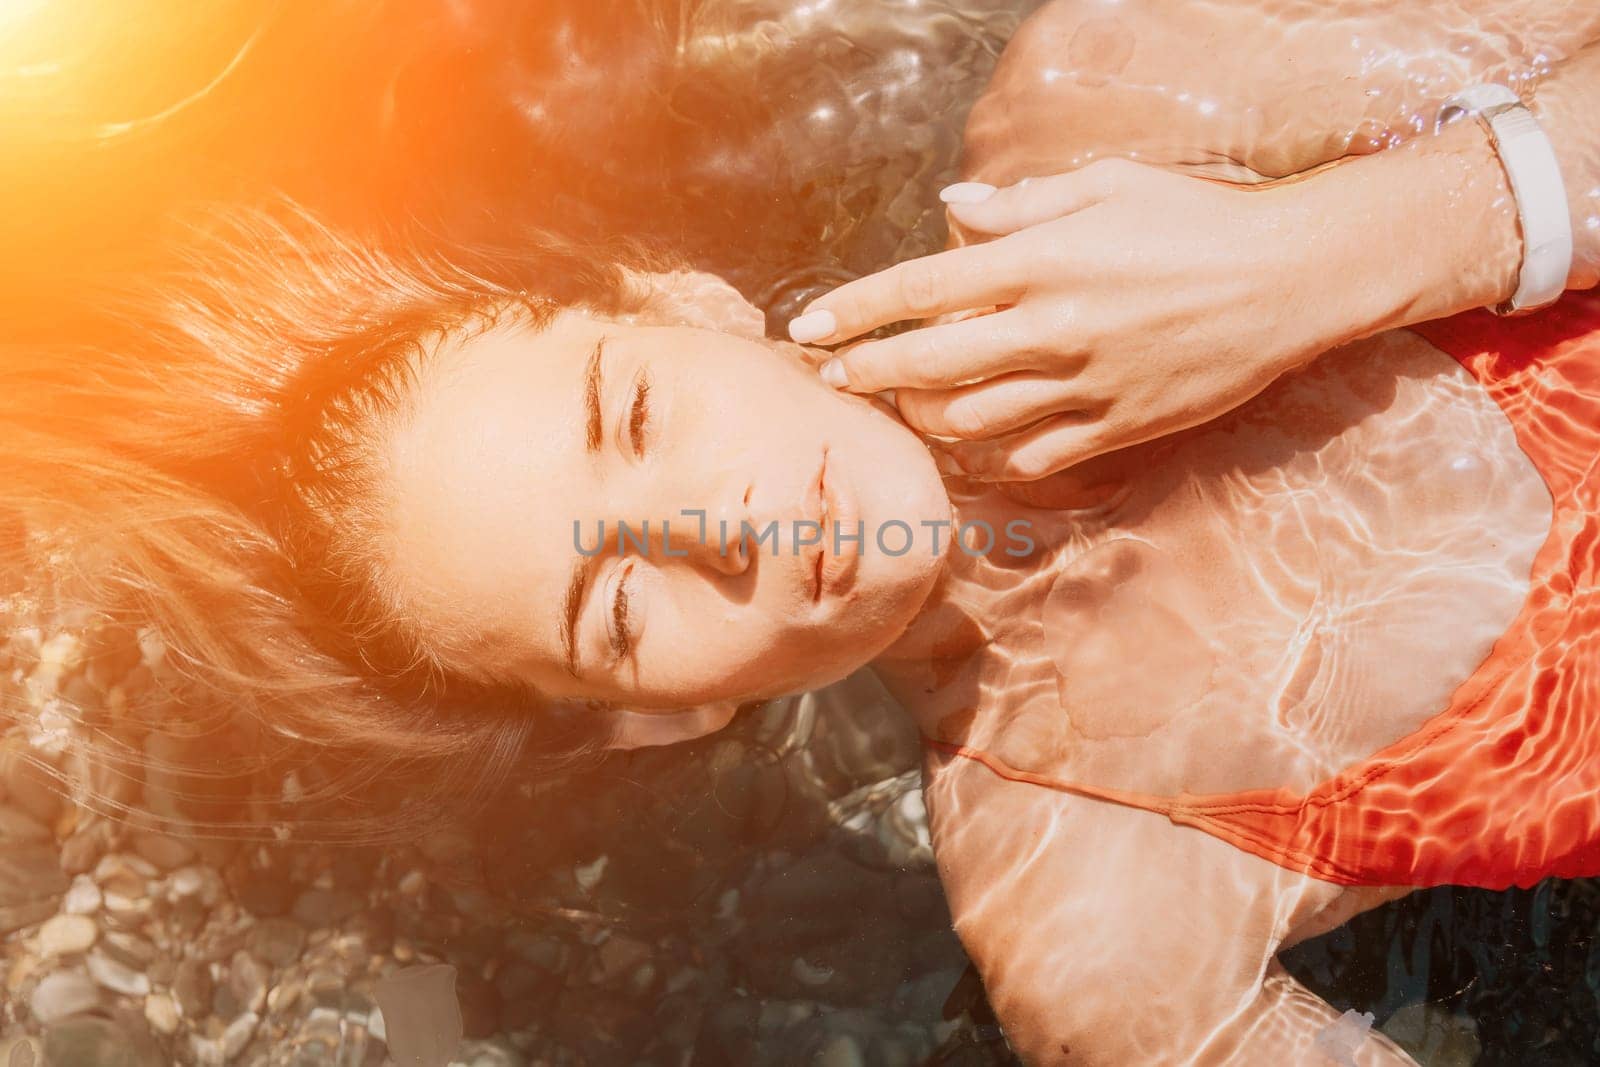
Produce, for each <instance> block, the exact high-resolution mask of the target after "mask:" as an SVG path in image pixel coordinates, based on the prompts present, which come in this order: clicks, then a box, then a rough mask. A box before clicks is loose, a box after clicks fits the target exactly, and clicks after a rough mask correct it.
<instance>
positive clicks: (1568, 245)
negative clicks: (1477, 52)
mask: <svg viewBox="0 0 1600 1067" xmlns="http://www.w3.org/2000/svg"><path fill="white" fill-rule="evenodd" d="M1462 115H1472V116H1473V117H1474V118H1476V119H1478V121H1480V122H1482V123H1483V124H1484V126H1485V127H1487V128H1488V130H1489V137H1490V138H1491V139H1492V140H1493V141H1494V147H1495V153H1496V154H1497V155H1498V156H1499V158H1500V165H1501V167H1503V168H1505V172H1506V178H1507V180H1508V181H1510V183H1511V193H1512V195H1513V196H1514V197H1515V198H1516V201H1517V223H1518V225H1519V226H1520V227H1521V229H1522V266H1521V268H1520V269H1519V270H1518V272H1517V291H1516V292H1515V293H1513V294H1512V295H1511V299H1509V300H1507V301H1506V302H1505V303H1503V304H1500V305H1498V306H1496V307H1494V308H1493V309H1492V310H1493V311H1494V312H1495V314H1497V315H1516V314H1520V313H1524V312H1528V311H1533V310H1536V309H1538V308H1541V307H1544V306H1545V305H1546V304H1552V303H1554V302H1555V301H1556V299H1557V298H1559V297H1560V296H1561V294H1562V293H1563V292H1565V291H1566V288H1567V275H1568V273H1570V272H1571V270H1572V218H1571V216H1570V215H1569V214H1568V211H1567V190H1566V186H1565V185H1564V184H1563V183H1562V181H1561V167H1560V165H1559V164H1558V163H1557V162H1556V153H1555V149H1553V148H1552V147H1551V146H1550V139H1549V138H1548V137H1546V136H1545V133H1544V130H1543V128H1541V127H1540V125H1539V120H1538V119H1536V118H1534V117H1533V112H1531V111H1529V110H1528V108H1527V106H1526V105H1524V104H1523V102H1522V100H1521V99H1520V98H1519V97H1518V96H1517V94H1516V93H1514V92H1512V91H1511V90H1510V89H1508V88H1506V87H1505V86H1504V85H1493V84H1482V85H1473V86H1469V87H1468V88H1466V89H1463V90H1461V91H1460V92H1459V93H1456V94H1455V95H1454V96H1452V97H1451V98H1450V99H1449V100H1446V101H1445V103H1444V107H1442V108H1441V109H1440V110H1439V121H1438V125H1439V126H1441V127H1442V126H1443V125H1444V124H1445V123H1447V122H1451V121H1454V120H1455V119H1457V118H1460V117H1461V116H1462Z"/></svg>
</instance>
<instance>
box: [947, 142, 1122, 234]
mask: <svg viewBox="0 0 1600 1067" xmlns="http://www.w3.org/2000/svg"><path fill="white" fill-rule="evenodd" d="M1138 167H1139V164H1137V163H1130V162H1129V161H1127V160H1125V159H1102V160H1097V161H1095V162H1093V163H1090V164H1089V165H1088V166H1086V167H1080V168H1079V169H1077V170H1070V171H1067V172H1066V173H1065V174H1053V175H1051V176H1050V177H1048V178H1028V179H1024V180H1023V181H1021V182H1018V183H1017V184H1016V185H1012V186H1008V187H1007V188H1005V189H1000V190H997V191H996V192H995V193H994V194H993V195H991V196H988V197H985V198H983V199H981V200H976V199H974V197H975V196H976V195H977V194H976V192H975V191H972V187H973V186H976V185H977V183H975V182H962V183H960V184H958V185H952V186H947V187H946V189H945V191H944V192H941V193H940V194H939V195H940V197H941V198H943V197H944V196H945V195H946V193H949V192H950V191H952V190H954V191H956V194H957V195H956V197H955V199H953V200H949V201H947V203H948V204H949V210H950V215H951V217H952V218H954V219H955V220H956V221H957V222H959V223H960V224H961V225H963V226H965V227H966V228H967V229H969V230H977V231H978V232H980V233H994V234H1004V233H1015V232H1016V231H1018V230H1022V229H1026V228H1027V227H1029V226H1037V225H1038V224H1040V223H1042V222H1049V221H1051V220H1052V219H1059V218H1061V217H1062V216H1063V215H1070V214H1072V213H1073V212H1075V211H1082V210H1083V209H1084V208H1086V207H1090V206H1091V205H1094V204H1097V203H1099V202H1100V201H1102V200H1104V199H1106V198H1107V197H1108V196H1110V195H1111V194H1112V193H1114V192H1115V191H1116V190H1117V188H1118V187H1119V186H1121V185H1123V184H1125V183H1126V181H1127V180H1128V178H1129V176H1130V174H1131V172H1132V171H1133V170H1135V169H1137V168H1138ZM964 187H965V188H964Z"/></svg>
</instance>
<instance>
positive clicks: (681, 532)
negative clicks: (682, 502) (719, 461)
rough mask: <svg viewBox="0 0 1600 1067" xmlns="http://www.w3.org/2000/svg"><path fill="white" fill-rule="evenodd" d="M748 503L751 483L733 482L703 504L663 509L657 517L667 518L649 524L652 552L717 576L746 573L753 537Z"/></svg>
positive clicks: (721, 487) (731, 480)
mask: <svg viewBox="0 0 1600 1067" xmlns="http://www.w3.org/2000/svg"><path fill="white" fill-rule="evenodd" d="M749 502H750V486H749V484H748V483H747V482H745V481H743V480H734V479H730V480H729V481H728V482H726V483H724V485H722V486H719V487H718V488H717V490H716V491H714V492H713V493H712V494H711V499H709V500H706V501H705V502H704V503H703V504H700V505H697V506H694V507H678V508H676V509H664V510H663V511H662V512H658V514H659V515H662V516H665V517H664V518H662V519H659V520H657V521H655V522H651V523H650V524H649V546H650V548H649V550H650V552H651V553H652V554H654V555H656V556H658V557H659V558H661V559H663V560H668V559H671V560H676V561H678V562H679V563H685V564H688V565H690V566H693V567H699V568H704V569H705V570H707V571H710V572H712V573H715V574H722V575H728V576H737V575H740V574H743V573H744V572H745V571H746V570H748V569H749V567H750V556H751V547H750V545H749V543H748V542H749V538H750V536H752V535H753V531H752V530H751V529H750V523H749V517H750V512H749Z"/></svg>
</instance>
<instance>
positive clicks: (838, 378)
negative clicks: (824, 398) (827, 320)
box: [822, 312, 850, 389]
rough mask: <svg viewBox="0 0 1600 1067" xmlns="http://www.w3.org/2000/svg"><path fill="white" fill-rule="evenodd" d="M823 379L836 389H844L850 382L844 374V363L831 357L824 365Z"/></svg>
mask: <svg viewBox="0 0 1600 1067" xmlns="http://www.w3.org/2000/svg"><path fill="white" fill-rule="evenodd" d="M824 314H826V312H824ZM822 380H823V381H825V382H827V383H828V384H829V385H831V386H833V387H834V388H835V389H843V388H844V387H845V386H847V385H849V384H850V381H849V379H847V378H846V377H845V376H844V364H843V363H840V362H839V361H838V360H836V359H830V360H828V362H826V363H824V364H823V365H822Z"/></svg>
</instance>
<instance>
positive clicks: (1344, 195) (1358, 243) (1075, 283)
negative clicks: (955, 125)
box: [791, 153, 1516, 481]
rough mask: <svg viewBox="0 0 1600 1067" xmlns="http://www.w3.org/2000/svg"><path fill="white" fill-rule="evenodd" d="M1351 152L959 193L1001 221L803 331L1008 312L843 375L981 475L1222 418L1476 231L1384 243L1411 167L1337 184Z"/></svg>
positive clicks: (1075, 176)
mask: <svg viewBox="0 0 1600 1067" xmlns="http://www.w3.org/2000/svg"><path fill="white" fill-rule="evenodd" d="M1480 154H1481V153H1480ZM1374 158H1375V157H1374ZM1477 165H1479V166H1484V165H1486V166H1489V167H1493V166H1494V163H1493V159H1492V157H1485V158H1484V159H1481V160H1478V163H1477ZM1359 166H1360V165H1359V164H1351V165H1350V169H1351V170H1352V171H1354V170H1356V169H1357V168H1358V167H1359ZM1344 169H1345V168H1343V167H1340V168H1334V170H1332V171H1328V172H1326V173H1327V175H1328V177H1323V176H1318V177H1315V178H1311V179H1307V180H1304V181H1296V182H1286V183H1279V184H1275V185H1271V186H1263V187H1240V186H1231V185H1224V184H1221V183H1217V182H1213V181H1207V180H1204V179H1199V178H1193V177H1187V176H1183V175H1179V174H1175V173H1172V172H1170V171H1165V170H1159V169H1156V168H1153V167H1147V166H1143V165H1140V164H1137V163H1133V162H1129V161H1125V160H1115V159H1113V160H1103V161H1100V162H1096V163H1093V164H1091V165H1089V166H1087V167H1084V168H1082V169H1081V170H1077V171H1073V172H1070V173H1067V174H1060V175H1056V176H1054V177H1050V178H1044V179H1037V180H1033V181H1028V182H1024V183H1021V184H1018V185H1015V186H1011V187H1010V188H1007V189H1003V190H1000V191H998V192H995V193H994V194H993V195H991V196H988V197H987V198H986V199H982V200H981V201H978V202H971V203H952V204H951V206H950V210H951V214H952V217H953V218H954V220H955V221H956V222H957V223H959V224H961V225H962V226H963V227H965V228H966V229H967V230H969V231H976V232H979V233H985V234H997V235H1000V236H998V237H996V238H995V239H994V240H991V241H988V242H986V243H983V244H977V245H971V246H968V247H964V248H956V249H952V250H950V251H947V252H941V253H938V254H936V255H932V256H927V257H924V258H922V259H918V260H912V261H909V262H906V263H901V264H898V265H896V266H894V267H891V268H889V269H888V270H885V271H882V272H880V273H878V274H874V275H871V276H868V277H866V278H861V279H858V280H857V281H854V282H850V283H848V284H846V285H843V286H841V287H840V288H838V289H836V290H834V291H833V292H831V293H829V294H827V295H826V296H823V297H821V298H819V299H818V300H816V301H814V302H813V303H812V304H811V305H809V307H808V308H807V311H806V314H805V315H803V316H801V317H800V318H798V319H796V320H795V321H794V323H793V324H792V325H791V334H792V336H794V337H795V339H796V340H799V341H806V342H814V343H815V342H820V343H832V342H839V341H844V340H848V339H849V338H852V337H856V336H859V335H860V334H862V333H865V332H867V331H869V330H872V329H875V328H877V327H879V326H882V325H885V324H887V323H892V322H898V321H901V320H905V319H920V318H930V317H933V316H950V315H954V314H958V313H962V312H972V311H979V310H989V309H998V310H993V311H992V313H989V314H981V315H978V316H977V317H966V318H961V319H959V320H957V321H944V322H941V323H939V324H936V325H931V326H926V327H923V328H921V329H916V330H912V331H910V332H907V333H903V334H899V335H897V336H894V337H889V338H886V339H883V340H874V341H867V342H863V343H860V344H857V345H854V346H851V347H849V348H846V349H844V350H841V351H839V352H837V353H836V357H835V359H834V360H833V361H831V362H830V363H828V364H825V365H824V367H823V370H822V374H823V377H824V379H825V380H827V381H828V382H829V383H830V384H832V385H835V386H837V387H841V388H847V389H850V390H851V391H854V392H878V391H881V390H886V389H892V390H894V391H895V403H896V405H897V406H898V407H899V409H900V412H901V414H902V415H903V416H904V417H905V419H906V420H907V421H908V422H909V423H910V424H911V425H912V426H914V427H915V428H917V429H919V430H921V431H923V432H924V433H927V434H930V435H933V436H936V437H944V438H955V439H957V440H954V441H952V442H950V443H948V444H947V445H946V446H945V447H946V450H947V451H948V452H949V454H950V455H951V456H952V458H954V460H955V461H956V463H957V464H958V465H959V466H960V467H961V468H962V469H964V470H965V471H966V472H967V473H969V474H971V475H973V476H975V477H978V478H982V479H986V480H993V481H1032V480H1035V479H1038V478H1042V477H1045V476H1046V475H1049V474H1052V473H1054V472H1056V471H1059V470H1062V469H1064V468H1066V467H1069V466H1072V465H1073V464H1076V463H1079V462H1081V461H1083V460H1086V459H1089V458H1091V457H1093V456H1097V455H1100V454H1102V453H1105V452H1109V451H1112V450H1114V449H1118V448H1123V447H1125V446H1129V445H1134V444H1139V443H1141V442H1144V441H1148V440H1150V439H1152V438H1155V437H1159V436H1161V435H1164V434H1167V433H1172V432H1174V431H1177V430H1181V429H1185V428H1188V427H1190V426H1194V425H1197V424H1199V423H1202V422H1205V421H1207V420H1209V419H1211V418H1213V417H1215V416H1217V415H1220V414H1222V413H1223V412H1225V411H1228V410H1230V409H1231V408H1233V407H1236V406H1237V405H1239V404H1242V403H1244V402H1245V401H1246V400H1248V399H1250V398H1251V397H1253V396H1254V395H1256V394H1257V393H1258V392H1260V391H1261V390H1262V389H1264V388H1265V387H1266V386H1267V385H1269V384H1270V383H1271V382H1272V381H1273V380H1274V379H1276V378H1277V377H1278V376H1279V375H1281V374H1283V373H1284V372H1286V371H1288V370H1291V369H1293V368H1296V367H1298V366H1301V365H1303V364H1304V363H1306V362H1308V361H1309V360H1310V359H1312V358H1313V357H1315V356H1316V355H1318V354H1319V353H1321V352H1323V351H1326V350H1327V349H1329V348H1332V347H1335V346H1336V345H1338V344H1341V343H1344V342H1345V341H1349V340H1353V339H1354V338H1356V337H1358V336H1362V335H1364V334H1365V333H1370V332H1372V331H1373V330H1374V329H1375V328H1380V327H1382V326H1386V325H1393V324H1398V320H1402V319H1406V318H1408V317H1409V316H1408V314H1407V312H1408V311H1416V310H1418V309H1419V308H1420V307H1421V305H1420V304H1419V302H1418V299H1417V298H1416V297H1415V293H1416V292H1417V291H1419V290H1420V289H1423V288H1426V287H1428V286H1433V285H1435V283H1436V282H1437V279H1438V278H1439V276H1440V273H1441V270H1442V269H1443V265H1444V263H1451V262H1452V257H1453V256H1454V255H1455V253H1456V252H1457V251H1458V250H1457V249H1456V248H1454V247H1443V246H1441V245H1440V244H1439V242H1438V241H1434V242H1433V244H1432V246H1430V247H1426V248H1418V247H1413V248H1409V249H1408V248H1406V246H1405V245H1404V244H1402V245H1400V247H1401V248H1402V249H1405V250H1406V253H1409V255H1406V254H1397V253H1396V252H1395V251H1394V247H1393V246H1392V245H1391V246H1390V247H1389V249H1388V250H1386V251H1383V250H1377V249H1375V248H1374V242H1375V240H1377V239H1378V238H1385V240H1384V243H1385V244H1389V242H1390V241H1393V240H1395V239H1397V238H1398V239H1400V240H1402V241H1403V240H1405V237H1406V235H1405V234H1404V233H1395V232H1392V231H1391V232H1387V233H1386V232H1384V231H1383V229H1382V227H1383V226H1384V225H1385V223H1386V220H1387V216H1386V215H1385V214H1384V213H1383V211H1384V203H1385V199H1384V198H1385V197H1387V196H1389V189H1388V188H1387V187H1388V186H1389V181H1388V180H1377V179H1376V178H1374V177H1367V178H1364V179H1362V180H1357V181H1354V182H1351V181H1344V180H1340V181H1338V182H1334V181H1332V175H1334V174H1336V173H1337V172H1339V171H1341V170H1344ZM1357 177H1360V176H1359V175H1358V176H1357ZM1391 177H1393V176H1391ZM986 189H987V187H982V186H978V187H974V186H972V185H967V186H961V187H953V188H952V190H950V191H949V194H948V195H951V196H955V197H960V196H961V195H962V194H965V195H968V196H971V195H973V194H974V192H975V193H976V194H977V195H980V196H981V195H982V194H983V193H984V192H985V191H986ZM1389 199H1390V200H1392V201H1393V203H1394V205H1395V207H1397V208H1398V209H1400V210H1411V211H1413V212H1414V206H1413V207H1409V208H1408V207H1407V205H1406V204H1404V203H1402V202H1401V200H1400V199H1395V198H1393V197H1389ZM1513 226H1514V224H1513ZM1458 228H1459V227H1458ZM1511 240H1512V241H1513V242H1515V240H1516V237H1515V230H1514V228H1513V229H1512V231H1511ZM1502 258H1503V257H1502ZM1397 259H1400V260H1403V261H1404V262H1401V263H1400V264H1399V266H1398V267H1397V266H1395V265H1394V262H1395V261H1396V260H1397ZM1439 260H1442V261H1443V262H1436V261H1439ZM1459 262H1460V261H1459V260H1458V259H1457V260H1454V261H1453V263H1452V266H1453V267H1454V269H1457V270H1459V266H1458V265H1459ZM1514 262H1515V259H1514V258H1513V263H1514ZM1501 274H1502V278H1503V276H1504V271H1502V272H1501ZM1512 277H1513V278H1514V270H1513V272H1512ZM1497 284H1498V283H1497ZM1469 299H1470V298H1469ZM1460 306H1462V307H1466V306H1475V305H1474V304H1472V303H1470V302H1468V303H1463V304H1461V305H1460ZM1452 310H1454V308H1452ZM1410 321H1415V318H1411V319H1410Z"/></svg>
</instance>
